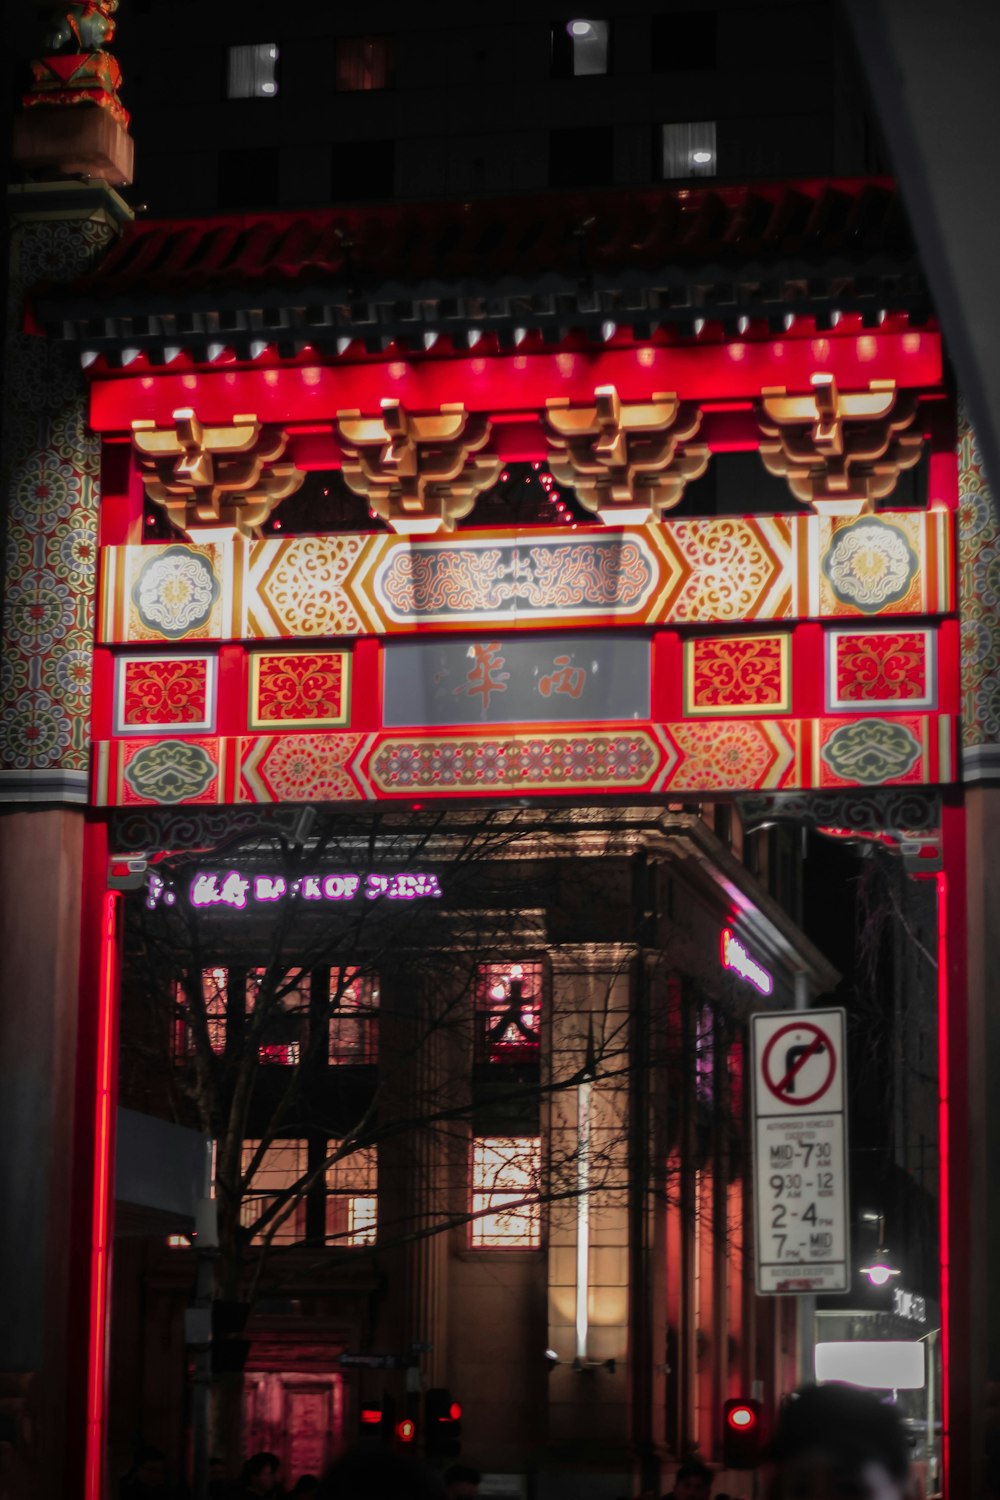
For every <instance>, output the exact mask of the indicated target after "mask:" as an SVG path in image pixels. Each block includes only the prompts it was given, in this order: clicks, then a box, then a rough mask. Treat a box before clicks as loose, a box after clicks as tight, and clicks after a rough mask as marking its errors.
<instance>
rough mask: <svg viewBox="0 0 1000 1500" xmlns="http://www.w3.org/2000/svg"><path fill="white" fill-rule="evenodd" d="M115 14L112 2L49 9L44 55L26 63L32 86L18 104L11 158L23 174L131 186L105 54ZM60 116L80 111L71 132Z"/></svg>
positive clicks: (64, 0) (121, 111) (116, 76)
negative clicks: (49, 171)
mask: <svg viewBox="0 0 1000 1500" xmlns="http://www.w3.org/2000/svg"><path fill="white" fill-rule="evenodd" d="M117 9H118V0H59V3H56V4H52V3H50V4H49V5H48V10H49V22H48V29H47V31H46V34H45V38H44V41H43V47H44V48H45V52H44V54H43V56H41V57H38V58H35V59H33V60H32V63H31V74H32V82H31V86H30V88H29V89H28V91H27V92H26V93H25V94H23V95H22V96H21V105H22V108H23V110H24V114H23V115H22V116H21V117H20V118H19V119H18V120H17V121H16V122H15V144H14V156H15V159H16V160H18V161H20V162H22V163H23V164H24V165H25V166H27V167H29V168H37V167H42V166H55V167H57V168H58V170H59V171H60V172H62V173H64V174H66V175H77V174H85V175H87V176H90V177H100V178H104V179H106V180H108V181H111V182H117V183H119V184H123V183H128V182H131V180H132V141H131V138H130V136H129V134H128V125H129V115H128V111H127V110H126V109H125V107H124V105H123V104H122V102H121V100H120V99H119V97H118V90H119V88H120V86H121V81H122V73H121V68H120V67H119V65H118V61H117V59H116V58H114V57H112V56H111V53H110V52H107V51H105V45H106V44H107V43H109V42H110V41H112V39H113V38H114V34H115V26H116V23H115V21H114V19H113V17H114V13H115V11H116V10H117ZM85 108H86V113H83V110H84V109H85ZM66 109H71V110H73V111H77V110H79V111H81V113H80V116H79V118H78V119H77V118H74V119H73V128H72V129H70V130H67V128H66V117H65V115H64V111H65V110H66Z"/></svg>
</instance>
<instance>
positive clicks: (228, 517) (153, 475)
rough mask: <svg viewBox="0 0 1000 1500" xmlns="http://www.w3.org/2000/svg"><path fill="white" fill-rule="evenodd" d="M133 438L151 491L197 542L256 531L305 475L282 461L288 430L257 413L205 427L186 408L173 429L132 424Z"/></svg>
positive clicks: (141, 422)
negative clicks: (270, 424) (269, 424)
mask: <svg viewBox="0 0 1000 1500" xmlns="http://www.w3.org/2000/svg"><path fill="white" fill-rule="evenodd" d="M132 441H133V443H134V445H135V450H136V453H137V454H138V459H139V469H140V472H141V474H142V479H143V483H144V484H145V486H146V494H147V495H148V496H149V498H150V499H151V500H153V501H155V502H156V504H157V505H160V506H162V507H163V509H164V510H165V511H166V512H167V515H168V516H169V517H170V519H171V521H173V523H174V525H175V526H177V527H179V529H180V530H181V531H184V532H186V533H187V535H188V536H189V537H191V538H192V539H195V538H196V537H199V536H200V537H201V538H202V539H204V540H218V539H220V538H222V537H225V536H226V535H227V534H228V535H233V534H239V535H241V536H251V535H254V534H257V533H258V532H259V528H260V527H261V526H262V525H263V524H264V522H265V521H266V520H267V518H268V516H270V514H271V513H272V511H273V510H274V509H275V507H276V506H277V505H278V504H280V502H281V501H282V500H284V499H286V498H287V497H288V496H289V495H294V493H295V491H296V490H297V489H298V488H299V486H300V485H301V483H302V481H303V479H304V478H305V475H304V474H303V473H301V472H300V470H298V469H297V468H296V467H295V465H294V464H292V463H289V462H283V461H282V455H283V454H284V451H285V448H286V446H287V443H288V437H287V434H286V433H285V432H284V431H283V430H282V429H281V428H280V427H264V426H262V424H261V423H260V422H258V421H257V418H256V417H254V416H239V417H234V418H233V420H232V423H231V424H230V425H229V426H227V427H206V426H203V425H202V423H201V422H199V420H198V418H197V417H196V415H195V413H194V412H193V411H192V410H191V409H190V408H189V407H184V408H182V409H181V410H179V411H175V412H174V425H173V426H172V427H157V426H156V425H155V423H153V422H151V421H146V420H136V421H134V422H133V423H132Z"/></svg>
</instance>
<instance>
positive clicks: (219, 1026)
mask: <svg viewBox="0 0 1000 1500" xmlns="http://www.w3.org/2000/svg"><path fill="white" fill-rule="evenodd" d="M228 994H229V970H228V969H225V968H221V967H217V968H211V969H202V971H201V998H202V1004H203V1006H204V1015H205V1029H206V1032H207V1034H208V1045H209V1046H210V1047H211V1049H212V1051H213V1052H214V1053H215V1055H216V1057H221V1056H222V1054H223V1053H224V1052H225V1050H226V1028H227V1023H228V1006H229V999H228ZM174 1005H175V1011H174V1026H173V1054H174V1061H175V1062H183V1061H184V1060H185V1059H186V1058H189V1057H191V1056H192V1054H193V1053H194V1049H195V1039H194V1036H195V1033H194V1025H193V1024H192V1016H191V1004H190V1000H189V997H188V992H187V990H186V988H185V986H184V984H183V982H182V981H181V980H178V981H177V983H176V985H175V986H174Z"/></svg>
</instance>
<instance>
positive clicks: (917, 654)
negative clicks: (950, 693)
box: [826, 629, 937, 713]
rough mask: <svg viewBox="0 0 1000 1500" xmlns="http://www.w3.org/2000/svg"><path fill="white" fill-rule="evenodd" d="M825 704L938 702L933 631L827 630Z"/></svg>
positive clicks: (904, 705) (902, 705)
mask: <svg viewBox="0 0 1000 1500" xmlns="http://www.w3.org/2000/svg"><path fill="white" fill-rule="evenodd" d="M826 706H827V708H828V709H829V710H830V711H831V712H836V711H837V710H838V709H849V710H851V711H853V712H855V713H857V712H858V711H859V710H860V709H865V708H872V709H877V708H903V709H905V708H936V707H937V632H936V631H935V630H932V629H928V630H893V631H887V630H831V631H829V632H828V633H827V637H826Z"/></svg>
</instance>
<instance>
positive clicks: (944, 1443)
mask: <svg viewBox="0 0 1000 1500" xmlns="http://www.w3.org/2000/svg"><path fill="white" fill-rule="evenodd" d="M937 898H938V1155H939V1158H940V1163H941V1166H940V1176H939V1179H938V1212H939V1215H940V1218H939V1221H938V1237H939V1240H940V1254H941V1472H942V1474H943V1476H944V1484H945V1493H947V1491H948V1488H949V1479H950V1475H951V1463H950V1444H951V1420H950V1416H951V1394H950V1370H951V1359H950V1355H951V1242H950V1232H951V1205H950V1202H949V1192H950V1178H949V1170H948V1161H949V1151H950V1149H951V1144H950V1140H949V1119H948V1064H949V1057H948V915H947V902H948V877H947V876H946V875H945V872H944V871H943V870H941V871H939V873H938V877H937Z"/></svg>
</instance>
